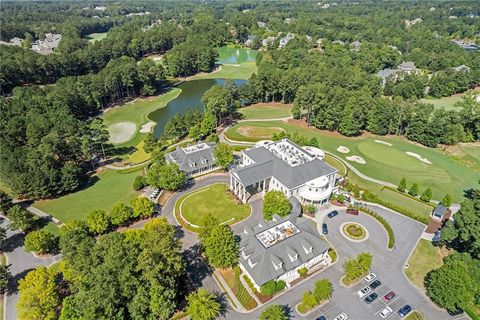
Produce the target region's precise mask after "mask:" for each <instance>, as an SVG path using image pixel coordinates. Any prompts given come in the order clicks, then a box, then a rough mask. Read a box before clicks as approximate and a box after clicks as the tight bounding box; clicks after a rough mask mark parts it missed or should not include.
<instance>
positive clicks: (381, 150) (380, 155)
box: [226, 121, 480, 202]
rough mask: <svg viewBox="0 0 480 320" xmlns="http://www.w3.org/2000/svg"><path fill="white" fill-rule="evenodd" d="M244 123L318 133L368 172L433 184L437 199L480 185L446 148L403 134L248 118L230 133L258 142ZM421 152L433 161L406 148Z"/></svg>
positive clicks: (459, 194)
mask: <svg viewBox="0 0 480 320" xmlns="http://www.w3.org/2000/svg"><path fill="white" fill-rule="evenodd" d="M241 127H248V128H249V129H250V132H252V131H251V128H253V127H259V128H270V129H271V128H283V129H285V130H286V131H287V132H289V133H294V132H298V133H299V134H301V135H302V136H304V137H306V138H308V139H311V138H313V137H316V138H317V140H318V141H319V144H320V147H321V148H322V149H324V150H326V151H329V152H331V153H333V154H335V155H337V156H339V157H340V158H341V159H344V160H346V157H349V156H353V155H356V156H360V157H362V158H364V159H365V161H366V164H358V163H356V162H351V164H353V165H354V166H355V167H356V168H357V169H358V170H360V171H361V172H362V173H364V174H365V175H367V176H370V177H373V178H377V179H380V180H384V181H388V182H390V183H393V184H398V183H399V181H400V179H401V178H402V177H406V178H407V184H408V186H410V185H411V184H412V183H414V182H416V183H418V184H419V186H420V192H423V190H425V189H426V188H427V187H430V188H431V189H432V192H433V198H434V199H437V200H439V199H441V198H442V197H443V196H444V195H445V193H447V192H448V193H450V194H451V195H452V197H453V199H454V201H455V202H461V201H462V199H463V190H466V189H470V188H474V187H477V186H478V179H479V178H480V174H479V173H478V172H476V171H475V170H473V169H471V168H468V167H466V166H464V165H462V164H461V163H459V162H458V161H455V160H453V159H451V158H450V157H448V156H446V155H444V154H443V153H442V152H440V151H438V150H435V149H432V148H427V147H422V146H418V145H415V144H413V143H410V142H408V141H406V140H404V139H402V138H399V137H360V138H347V137H343V136H341V135H339V134H332V133H330V132H324V131H320V130H316V129H313V128H304V127H300V126H298V125H297V124H295V123H292V122H288V123H287V122H284V121H261V122H260V121H257V122H254V121H246V122H241V123H239V124H237V125H235V126H233V127H231V128H230V129H229V130H228V131H227V134H226V136H227V137H228V138H229V139H232V140H242V141H251V142H255V141H258V140H262V139H265V137H264V136H262V137H255V136H252V134H249V136H246V135H242V134H241V133H242V129H241ZM375 140H381V141H384V142H387V143H390V144H392V146H387V145H384V144H381V143H377V142H375ZM339 146H345V147H348V148H349V149H350V152H349V153H347V154H343V153H340V152H338V151H337V148H338V147H339ZM407 151H408V152H413V153H416V154H419V155H420V156H421V157H423V158H426V159H428V160H429V161H430V162H431V164H427V163H424V162H422V161H420V160H419V159H416V158H414V157H412V156H408V155H407V154H406V152H407Z"/></svg>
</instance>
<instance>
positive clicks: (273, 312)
mask: <svg viewBox="0 0 480 320" xmlns="http://www.w3.org/2000/svg"><path fill="white" fill-rule="evenodd" d="M288 319H290V317H289V316H288V312H287V310H286V308H285V306H282V305H279V304H272V305H270V306H268V307H267V308H266V309H265V310H263V312H262V313H261V314H260V320H288Z"/></svg>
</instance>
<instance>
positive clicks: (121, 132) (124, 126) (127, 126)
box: [108, 122, 137, 144]
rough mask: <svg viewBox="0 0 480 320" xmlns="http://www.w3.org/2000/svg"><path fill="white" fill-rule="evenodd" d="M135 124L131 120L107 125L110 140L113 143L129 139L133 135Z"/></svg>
mask: <svg viewBox="0 0 480 320" xmlns="http://www.w3.org/2000/svg"><path fill="white" fill-rule="evenodd" d="M136 129H137V126H136V125H135V123H133V122H119V123H115V124H112V125H111V126H110V127H108V132H109V133H110V142H111V143H114V144H119V143H124V142H127V141H129V140H130V139H132V138H133V136H134V135H135V130H136Z"/></svg>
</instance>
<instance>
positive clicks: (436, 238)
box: [432, 230, 442, 242]
mask: <svg viewBox="0 0 480 320" xmlns="http://www.w3.org/2000/svg"><path fill="white" fill-rule="evenodd" d="M440 240H442V233H441V231H440V230H438V231H435V234H434V235H433V238H432V241H433V242H438V241H440Z"/></svg>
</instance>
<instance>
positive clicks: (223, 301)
mask: <svg viewBox="0 0 480 320" xmlns="http://www.w3.org/2000/svg"><path fill="white" fill-rule="evenodd" d="M215 295H216V296H217V299H216V300H217V302H218V303H220V316H222V317H225V316H226V314H227V313H228V311H231V310H232V308H231V306H230V304H229V303H228V300H227V295H226V293H225V292H220V291H216V292H215Z"/></svg>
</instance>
